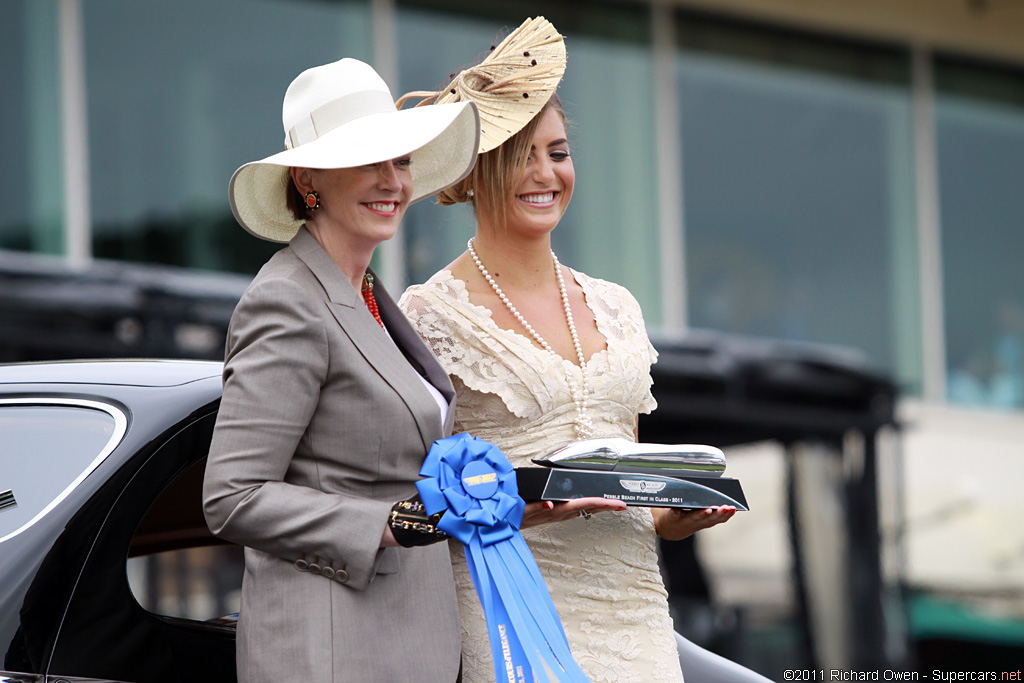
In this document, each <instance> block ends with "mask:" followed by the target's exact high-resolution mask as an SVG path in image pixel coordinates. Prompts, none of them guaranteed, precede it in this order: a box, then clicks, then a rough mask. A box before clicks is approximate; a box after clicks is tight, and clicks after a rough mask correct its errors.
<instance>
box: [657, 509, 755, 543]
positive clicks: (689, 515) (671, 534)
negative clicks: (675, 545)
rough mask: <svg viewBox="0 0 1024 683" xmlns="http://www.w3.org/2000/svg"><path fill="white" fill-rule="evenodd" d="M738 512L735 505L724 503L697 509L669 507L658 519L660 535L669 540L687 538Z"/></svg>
mask: <svg viewBox="0 0 1024 683" xmlns="http://www.w3.org/2000/svg"><path fill="white" fill-rule="evenodd" d="M734 514H736V507H735V506H733V505H722V506H720V507H710V508H704V509H697V510H684V509H679V508H669V509H665V510H663V511H662V512H661V514H660V516H659V517H658V519H657V524H656V528H657V530H658V535H659V536H661V537H662V538H664V539H666V540H669V541H678V540H680V539H682V538H686V537H687V536H689V535H690V534H693V533H695V532H697V531H700V530H701V529H708V528H710V527H713V526H715V525H716V524H721V523H722V522H727V521H729V520H730V519H732V516H733V515H734Z"/></svg>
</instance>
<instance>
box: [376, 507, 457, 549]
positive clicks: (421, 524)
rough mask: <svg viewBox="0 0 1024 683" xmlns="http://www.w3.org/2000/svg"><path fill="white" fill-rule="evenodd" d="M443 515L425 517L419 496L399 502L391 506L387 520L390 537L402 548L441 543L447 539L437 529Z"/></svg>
mask: <svg viewBox="0 0 1024 683" xmlns="http://www.w3.org/2000/svg"><path fill="white" fill-rule="evenodd" d="M443 514H444V513H443V512H439V513H437V514H436V515H427V511H426V509H425V508H424V507H423V503H422V502H420V497H419V495H416V496H413V497H412V498H410V499H408V500H400V501H398V502H397V503H395V504H394V505H392V506H391V517H390V518H389V519H388V524H389V525H390V527H391V535H392V536H394V537H395V540H396V541H398V545H400V546H402V547H404V548H412V547H414V546H418V545H429V544H431V543H437V542H438V541H443V540H445V539H446V538H448V534H446V533H445V532H443V531H441V530H440V529H438V528H437V523H438V522H439V521H441V515H443Z"/></svg>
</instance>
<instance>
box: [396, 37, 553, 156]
mask: <svg viewBox="0 0 1024 683" xmlns="http://www.w3.org/2000/svg"><path fill="white" fill-rule="evenodd" d="M563 73H565V41H564V40H563V39H562V36H561V34H560V33H559V32H558V30H557V29H556V28H555V27H554V25H552V23H551V22H550V21H548V20H547V19H545V18H544V17H536V18H534V19H527V20H526V21H524V22H523V23H522V24H521V25H520V26H519V28H517V29H516V30H514V31H513V32H512V33H510V34H509V35H508V36H507V37H506V38H505V40H503V41H501V43H500V44H499V45H498V46H497V47H495V48H493V49H492V51H491V53H490V54H489V55H487V57H486V58H485V59H484V60H483V61H482V62H480V63H479V64H477V65H476V66H471V67H469V68H468V69H465V70H464V71H462V72H461V73H459V74H458V75H457V76H455V78H454V80H453V81H452V82H451V83H449V84H448V85H447V86H446V87H445V88H444V89H442V90H439V91H437V92H431V91H417V92H411V93H408V94H406V95H403V96H402V97H401V98H400V99H399V100H398V106H399V107H401V106H402V104H403V103H404V102H405V100H407V99H409V98H418V97H422V98H427V99H425V100H423V101H422V102H420V103H419V104H417V105H416V107H414V108H413V109H410V110H406V111H417V110H419V109H432V108H433V107H422V106H421V105H425V104H431V105H438V104H441V105H444V104H450V103H454V102H475V103H476V106H477V108H478V109H479V110H480V147H479V149H478V151H479V153H480V154H483V153H484V152H489V151H491V150H492V149H494V148H495V147H498V146H499V145H501V144H502V143H503V142H505V141H506V140H508V139H509V138H510V137H512V136H513V135H515V134H516V133H518V132H519V131H520V130H522V128H523V126H525V125H526V124H527V123H529V122H530V120H532V119H533V117H534V116H536V115H537V113H538V112H540V110H541V109H542V108H543V107H544V105H545V104H547V101H548V100H549V99H551V95H553V94H554V92H555V89H556V88H557V87H558V82H559V81H560V80H561V79H562V74H563Z"/></svg>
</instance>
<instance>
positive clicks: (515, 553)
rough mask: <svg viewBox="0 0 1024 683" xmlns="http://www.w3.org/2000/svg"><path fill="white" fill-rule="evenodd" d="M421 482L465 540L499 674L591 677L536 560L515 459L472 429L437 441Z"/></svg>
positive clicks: (568, 680) (528, 679)
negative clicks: (525, 530) (525, 533)
mask: <svg viewBox="0 0 1024 683" xmlns="http://www.w3.org/2000/svg"><path fill="white" fill-rule="evenodd" d="M420 476H422V477H425V479H423V480H421V481H419V482H417V483H416V488H417V489H419V492H420V499H421V500H422V501H423V506H424V507H425V508H426V510H427V513H428V514H430V515H435V514H437V513H439V512H442V511H444V514H443V515H442V517H441V520H440V522H439V523H438V525H437V526H438V528H439V529H441V530H442V531H444V532H445V533H447V534H448V535H449V536H452V537H454V538H456V539H458V540H459V541H461V542H462V543H463V545H464V546H465V552H466V562H467V564H468V565H469V573H470V576H472V578H473V585H474V586H475V587H476V592H477V595H478V596H479V598H480V604H481V605H482V606H483V609H484V616H485V617H486V618H487V632H488V635H489V637H490V641H491V652H492V653H493V656H494V674H495V677H496V681H497V682H498V683H502V682H505V681H507V683H533V681H534V677H536V680H537V681H540V682H541V683H550V682H551V680H552V679H551V677H550V676H549V672H550V673H551V674H554V676H555V680H556V681H558V682H559V683H589V679H588V678H587V676H586V674H584V673H583V670H582V669H580V667H579V665H578V664H577V663H576V661H575V660H574V659H573V658H572V653H571V652H570V651H569V643H568V641H567V640H566V638H565V631H564V630H563V629H562V622H561V620H560V619H559V617H558V612H556V611H555V606H554V604H553V603H552V602H551V595H550V593H549V592H548V588H547V585H545V583H544V579H543V577H542V576H541V574H540V570H539V569H538V567H537V562H536V560H534V559H533V554H532V553H531V552H530V549H529V547H527V545H526V541H524V540H523V537H522V535H521V534H520V533H519V527H520V525H521V524H522V521H523V510H524V508H525V507H526V503H524V502H523V499H522V498H520V497H519V489H518V486H517V485H516V475H515V470H514V469H513V467H512V464H511V463H510V462H509V461H508V458H507V457H506V456H505V454H504V453H502V452H501V450H500V449H499V448H498V447H497V446H495V445H494V444H492V443H489V442H487V441H484V440H482V439H477V438H476V437H472V436H470V435H469V434H457V435H455V436H449V437H447V438H444V439H439V440H437V441H435V442H434V444H433V445H432V446H431V447H430V452H428V453H427V458H426V461H425V462H424V463H423V467H422V469H420Z"/></svg>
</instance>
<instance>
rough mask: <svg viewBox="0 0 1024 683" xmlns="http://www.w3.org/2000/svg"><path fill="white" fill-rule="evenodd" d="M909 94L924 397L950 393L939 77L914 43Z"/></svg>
mask: <svg viewBox="0 0 1024 683" xmlns="http://www.w3.org/2000/svg"><path fill="white" fill-rule="evenodd" d="M911 60H912V68H911V93H912V107H913V118H914V168H915V178H916V181H917V221H918V238H919V246H918V248H919V258H920V272H921V344H922V365H923V370H924V377H923V387H922V397H923V398H924V400H925V401H928V402H943V401H945V397H946V337H945V335H946V328H945V320H944V317H945V315H944V310H943V289H942V223H941V217H940V211H939V166H938V164H939V160H938V153H937V151H936V132H935V82H934V76H933V73H932V55H931V52H930V50H928V49H927V48H924V47H922V46H915V47H914V48H913V52H912V56H911Z"/></svg>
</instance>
